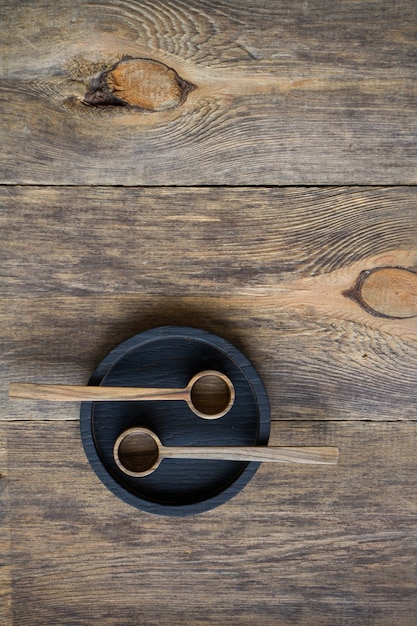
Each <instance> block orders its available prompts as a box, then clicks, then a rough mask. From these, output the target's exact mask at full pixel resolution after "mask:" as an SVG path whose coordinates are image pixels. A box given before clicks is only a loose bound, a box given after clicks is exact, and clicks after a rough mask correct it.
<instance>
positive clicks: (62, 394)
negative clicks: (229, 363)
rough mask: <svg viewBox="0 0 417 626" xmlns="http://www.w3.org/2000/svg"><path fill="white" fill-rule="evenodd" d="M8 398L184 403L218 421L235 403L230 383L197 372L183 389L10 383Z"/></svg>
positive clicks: (218, 374) (219, 376)
mask: <svg viewBox="0 0 417 626" xmlns="http://www.w3.org/2000/svg"><path fill="white" fill-rule="evenodd" d="M9 397H10V398H13V399H26V400H50V401H62V402H69V401H81V402H83V401H85V402H111V401H112V402H114V401H116V402H117V401H125V400H126V401H129V400H184V401H185V402H186V403H187V404H188V406H189V408H190V409H191V410H192V411H193V413H195V414H196V415H198V416H199V417H203V418H204V419H218V418H219V417H223V415H226V413H227V412H228V411H229V410H230V409H231V407H232V405H233V403H234V401H235V390H234V387H233V383H232V381H231V380H230V378H228V377H227V376H226V375H225V374H222V373H221V372H216V371H215V370H205V371H203V372H199V373H198V374H196V375H195V376H193V377H192V378H191V380H190V381H189V383H188V385H187V386H186V387H184V388H182V389H161V388H152V387H148V388H147V387H105V386H100V385H97V386H83V385H44V384H34V383H16V382H14V383H10V385H9Z"/></svg>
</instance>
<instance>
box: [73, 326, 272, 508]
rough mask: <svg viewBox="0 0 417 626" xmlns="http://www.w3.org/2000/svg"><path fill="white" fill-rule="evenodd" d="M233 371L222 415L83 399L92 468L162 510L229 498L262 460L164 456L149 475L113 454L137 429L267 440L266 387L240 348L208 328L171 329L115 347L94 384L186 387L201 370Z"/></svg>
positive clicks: (175, 437) (171, 438)
mask: <svg viewBox="0 0 417 626" xmlns="http://www.w3.org/2000/svg"><path fill="white" fill-rule="evenodd" d="M209 369H212V370H218V371H220V372H223V373H224V374H226V375H227V376H228V377H229V378H230V379H231V381H232V382H233V385H234V387H235V392H236V398H235V402H234V404H233V406H232V408H231V409H230V411H229V412H228V413H227V414H226V415H225V416H223V417H221V418H219V419H214V420H206V419H202V418H200V417H198V416H196V415H195V414H194V413H193V412H192V411H191V410H190V408H189V407H188V406H187V404H186V403H185V402H183V401H155V400H153V401H140V402H137V401H136V402H83V403H82V405H81V436H82V440H83V444H84V448H85V451H86V454H87V457H88V459H89V461H90V464H91V466H92V467H93V469H94V470H95V472H96V473H97V475H98V476H99V478H100V479H101V480H102V482H103V483H104V484H105V485H106V486H107V487H108V488H109V489H110V490H111V491H112V492H113V493H114V494H116V495H117V496H118V497H120V498H121V499H122V500H124V501H125V502H128V503H129V504H132V505H134V506H136V507H138V508H139V509H143V510H145V511H148V512H151V513H156V514H160V515H191V514H196V513H201V512H203V511H207V510H209V509H211V508H213V507H215V506H218V505H219V504H222V503H224V502H226V501H227V500H228V499H229V498H231V497H232V496H233V495H235V494H236V493H238V492H239V491H240V490H241V489H242V488H243V487H244V486H245V485H246V484H247V482H248V481H249V480H250V479H251V478H252V476H253V475H254V473H255V471H256V469H257V468H258V466H259V463H255V462H240V461H212V460H210V461H207V460H206V461H203V460H202V461H198V460H189V459H184V460H183V459H165V460H164V461H163V462H162V463H161V465H160V467H159V468H158V469H157V470H156V471H155V472H154V473H153V474H152V475H150V476H146V477H143V478H134V477H130V476H128V475H126V474H124V473H123V472H122V471H121V470H119V468H118V467H117V465H116V463H115V461H114V459H113V445H114V442H115V441H116V439H117V437H118V435H119V434H120V433H121V432H122V431H124V430H126V429H127V428H130V427H132V426H145V427H146V428H150V429H151V430H153V431H154V432H155V433H156V434H157V435H158V437H159V438H160V439H161V441H162V443H163V444H164V445H169V446H172V445H173V446H175V445H193V446H199V445H200V446H203V445H204V446H209V445H213V446H222V445H223V446H224V445H242V446H248V445H266V444H267V443H268V439H269V430H270V412H269V403H268V398H267V394H266V391H265V389H264V386H263V384H262V382H261V380H260V378H259V376H258V374H257V372H256V371H255V369H254V367H253V366H252V365H251V363H250V362H249V361H248V359H247V358H246V357H245V356H244V355H243V354H242V353H241V352H239V350H237V349H236V348H235V347H234V346H233V345H231V344H230V343H228V342H227V341H225V340H224V339H222V338H221V337H218V336H216V335H213V334H211V333H208V332H206V331H203V330H199V329H195V328H188V327H176V326H164V327H161V328H155V329H152V330H149V331H146V332H144V333H140V334H139V335H136V336H134V337H132V338H131V339H129V340H127V341H125V342H124V343H122V344H120V345H119V346H118V347H116V348H115V349H114V350H112V351H111V352H110V353H109V354H108V355H107V357H106V358H105V359H104V360H103V361H102V362H101V363H100V365H99V366H98V367H97V369H96V370H95V372H94V373H93V375H92V377H91V379H90V381H89V384H90V385H100V384H102V385H108V386H142V387H185V386H186V384H187V383H188V381H189V380H190V379H191V378H192V376H193V375H194V374H196V373H197V372H200V371H202V370H209Z"/></svg>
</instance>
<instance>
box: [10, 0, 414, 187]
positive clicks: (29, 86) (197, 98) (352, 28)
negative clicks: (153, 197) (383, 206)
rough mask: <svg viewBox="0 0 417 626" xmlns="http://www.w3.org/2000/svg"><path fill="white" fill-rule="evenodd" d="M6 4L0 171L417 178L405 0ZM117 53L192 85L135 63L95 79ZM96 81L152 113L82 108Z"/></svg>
mask: <svg viewBox="0 0 417 626" xmlns="http://www.w3.org/2000/svg"><path fill="white" fill-rule="evenodd" d="M1 5H2V8H1V12H2V16H3V19H4V29H3V30H4V34H5V37H4V40H3V44H2V47H1V53H2V83H1V91H2V96H3V106H2V122H3V124H4V136H3V145H2V147H3V150H2V159H1V161H0V163H1V170H2V179H1V180H2V181H3V182H6V183H35V184H36V183H46V184H66V183H67V184H100V183H103V182H105V183H108V184H131V185H132V184H133V185H136V184H143V185H166V184H177V185H178V184H182V185H195V184H226V185H228V184H235V185H236V184H240V185H242V184H256V185H258V184H344V183H362V184H366V183H370V184H378V183H379V184H397V183H415V182H416V181H417V169H416V165H415V164H416V157H417V136H416V132H417V125H416V120H417V113H416V111H417V107H416V96H417V90H416V82H415V75H416V58H417V42H416V39H415V37H414V31H415V28H416V25H417V8H416V5H415V3H413V2H410V0H399V1H397V2H395V3H392V2H390V1H389V0H383V1H379V0H372V1H369V0H366V1H365V0H359V1H356V2H350V1H348V0H341V1H339V2H336V3H335V2H332V1H331V0H325V1H324V0H311V1H309V2H307V3H306V2H303V1H302V0H295V1H293V0H284V1H281V2H279V3H277V2H273V0H268V1H267V2H265V1H263V2H260V1H259V2H254V1H253V0H250V1H249V0H239V1H233V2H230V1H228V2H220V1H219V0H217V1H215V2H206V1H205V0H194V1H192V2H182V1H181V2H179V1H177V0H176V1H175V2H173V1H172V2H171V1H168V2H166V1H165V2H161V1H158V0H156V1H152V2H139V1H136V0H127V1H125V0H123V1H122V0H106V1H105V2H100V3H96V2H89V1H87V0H71V2H69V1H68V0H58V1H57V2H53V3H45V2H41V0H36V2H30V3H28V2H19V3H15V2H12V1H10V0H2V3H1ZM126 56H127V57H131V58H136V59H150V60H151V61H156V62H158V63H162V64H163V65H162V66H153V68H154V69H155V68H157V67H167V68H168V70H167V71H168V72H169V71H171V70H173V71H174V72H176V73H177V75H178V76H179V80H180V82H179V83H178V84H180V85H182V84H184V83H183V82H181V81H186V83H187V84H189V85H191V86H192V87H194V88H193V89H191V90H190V91H187V93H186V94H185V95H186V97H184V98H183V97H182V95H181V93H182V90H181V89H180V92H181V93H179V92H178V93H177V91H176V87H175V85H176V84H177V83H176V80H177V79H176V78H175V76H174V74H169V76H170V77H171V78H169V79H168V83H169V80H172V81H173V82H172V85H171V86H172V90H171V87H170V86H169V84H168V85H166V84H165V82H164V81H165V78H166V76H165V74H164V76H165V78H163V79H162V78H161V76H162V74H163V72H162V74H160V73H158V71H156V72H154V69H152V68H151V69H150V70H149V72H148V70H147V69H145V73H144V74H143V73H141V72H142V69H143V66H142V65H140V66H139V68H138V69H137V70H136V69H135V68H133V72H132V73H128V75H125V74H124V68H123V66H122V67H121V66H119V67H118V70H117V71H116V74H114V73H113V74H106V76H105V77H104V78H103V76H102V78H101V79H100V76H99V74H100V72H101V73H103V72H108V71H109V70H111V69H112V66H114V65H115V64H117V63H118V62H120V61H121V60H122V59H123V58H125V57H126ZM139 63H140V64H141V63H143V62H142V61H140V62H139ZM109 77H110V78H109ZM173 77H174V78H173ZM103 85H104V88H105V90H106V89H108V90H110V92H111V93H114V94H116V96H117V97H118V98H119V97H121V100H122V103H123V98H125V100H124V101H125V102H130V103H133V104H134V105H138V106H139V107H145V108H146V107H150V110H151V112H149V108H148V110H147V111H145V112H144V111H143V110H140V109H137V108H131V106H130V107H129V106H128V107H124V106H107V107H103V106H101V107H98V108H97V107H94V106H93V107H91V106H90V107H88V106H86V105H85V104H82V101H83V100H85V99H86V95H87V93H90V94H91V93H93V92H94V90H95V89H96V88H103ZM164 85H165V87H167V89H168V91H165V92H164V93H162V91H163V89H165V87H164ZM112 90H113V91H112ZM161 90H162V91H161ZM147 92H149V98H148V97H147V96H148V93H147ZM164 94H165V95H164ZM167 94H168V95H167ZM87 100H90V102H94V101H97V100H98V101H100V98H96V100H94V98H90V99H89V98H88V97H87ZM149 103H150V104H149ZM119 104H120V102H119ZM152 107H153V108H152ZM158 109H159V110H158ZM161 109H162V110H161ZM164 109H168V110H164ZM152 110H153V111H154V112H152Z"/></svg>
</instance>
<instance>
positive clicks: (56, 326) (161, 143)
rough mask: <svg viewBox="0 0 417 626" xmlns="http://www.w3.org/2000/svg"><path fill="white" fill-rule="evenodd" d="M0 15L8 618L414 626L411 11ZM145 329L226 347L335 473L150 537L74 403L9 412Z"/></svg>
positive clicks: (13, 8) (277, 425) (415, 127)
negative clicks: (105, 471)
mask: <svg viewBox="0 0 417 626" xmlns="http://www.w3.org/2000/svg"><path fill="white" fill-rule="evenodd" d="M0 8H1V13H2V17H3V23H4V29H3V30H4V38H3V42H2V44H1V46H0V50H1V60H2V63H1V72H2V81H1V93H2V116H1V123H2V125H3V129H4V132H3V133H2V150H1V151H0V152H1V156H0V160H1V171H2V174H1V179H0V180H1V182H2V183H3V185H2V186H0V204H1V210H0V239H1V241H0V263H1V279H0V280H1V282H0V287H1V291H0V292H1V299H0V324H1V332H0V336H1V350H0V372H1V381H2V382H1V385H0V402H1V407H2V409H1V411H0V492H1V506H0V554H1V555H2V558H1V568H0V623H2V624H3V623H4V624H6V625H7V626H22V625H23V626H32V625H39V626H50V625H51V626H57V625H59V626H60V625H65V626H66V625H67V624H71V625H83V626H84V625H86V626H87V625H90V624H96V623H99V624H103V625H106V626H113V625H116V624H123V625H126V626H131V625H132V626H134V625H136V624H143V625H145V626H151V625H153V624H158V625H159V624H167V625H168V624H169V625H171V624H174V625H178V626H180V625H181V626H183V625H187V626H188V624H192V625H203V624H215V625H218V624H230V625H238V624H239V625H240V624H245V625H247V626H252V625H254V624H256V625H258V624H259V625H261V626H263V625H267V626H269V625H271V626H272V625H273V626H290V625H293V624H297V625H299V626H338V625H339V624H340V625H342V624H343V625H344V626H347V625H349V626H350V625H352V626H357V625H360V626H392V625H393V624H395V625H396V626H414V625H415V615H416V613H417V566H416V563H417V558H416V554H417V522H416V520H417V502H416V497H415V484H416V480H415V476H416V470H417V412H416V406H417V385H416V379H417V351H416V347H417V210H416V209H417V187H415V186H414V185H415V183H416V181H417V168H416V162H417V161H416V157H417V147H416V146H417V141H416V139H417V136H416V135H417V124H416V119H417V113H416V111H417V109H416V95H417V94H416V81H415V75H416V59H417V41H416V38H415V32H416V27H417V5H416V4H415V2H413V1H412V0H398V1H397V2H395V3H392V2H388V1H386V0H381V1H379V0H378V1H377V0H375V1H374V0H369V1H365V0H357V1H355V2H352V1H350V0H337V1H336V2H330V0H307V1H301V0H300V1H298V0H295V1H291V0H280V2H273V0H265V1H254V0H251V1H249V0H237V1H233V2H232V1H231V0H225V1H220V0H216V1H214V2H209V1H206V0H200V1H196V0H194V1H192V2H185V1H184V2H183V1H181V0H176V1H175V2H174V1H172V2H171V1H170V0H166V1H164V2H162V1H157V0H155V1H154V0H149V1H147V0H145V1H144V2H139V1H134V0H105V1H104V2H92V1H90V0H73V1H72V2H69V0H57V1H56V2H48V1H43V2H41V0H35V1H31V2H26V1H22V2H12V0H0ZM132 59H136V61H135V60H133V61H132ZM137 59H139V61H138V60H137ZM179 185H183V186H182V187H181V186H179ZM205 185H210V186H205ZM285 185H286V186H285ZM291 185H293V186H291ZM312 185H314V186H312ZM329 185H343V186H329ZM164 324H179V325H190V326H195V327H198V328H202V329H205V330H208V331H211V332H214V333H216V334H218V335H221V336H223V337H224V338H225V339H227V340H228V341H230V342H231V343H233V344H234V345H235V346H236V347H237V348H238V349H240V350H241V351H242V352H243V353H244V354H245V355H246V356H248V357H249V358H250V359H251V361H252V362H253V364H254V365H255V367H256V369H257V371H258V372H259V374H260V375H261V377H262V379H263V381H264V383H265V386H266V389H267V391H268V396H269V399H270V403H271V416H272V429H271V431H272V432H271V440H270V442H271V444H273V445H309V446H338V447H339V449H340V461H339V465H337V466H328V467H326V466H287V465H282V466H281V465H280V466H275V465H267V464H264V465H262V466H261V468H260V469H259V470H258V472H257V473H256V474H255V476H254V477H253V479H252V480H251V481H250V483H249V484H248V485H247V486H246V487H245V488H244V489H243V490H242V491H241V492H240V493H239V494H238V495H237V496H236V497H234V498H233V499H232V500H230V501H229V502H228V503H227V504H225V505H223V506H221V507H219V508H217V509H214V510H212V511H209V512H206V513H204V514H202V515H199V516H195V517H189V518H183V519H178V518H175V519H173V518H164V517H156V516H152V515H150V514H148V513H145V512H141V511H139V510H137V509H135V508H133V507H131V506H129V505H128V504H126V503H124V502H122V501H121V500H119V499H118V498H117V497H116V496H114V495H113V494H112V493H111V492H110V491H109V490H107V489H106V487H105V486H104V485H103V484H102V483H101V482H100V481H99V479H98V478H97V476H96V475H95V473H94V472H93V470H92V469H91V467H90V465H89V463H88V460H87V458H86V456H85V454H84V451H83V447H82V442H81V437H80V433H79V403H76V402H74V403H70V404H62V403H59V402H48V403H47V402H43V401H14V402H13V401H11V400H9V398H8V384H9V382H11V381H26V382H44V383H72V384H80V385H83V384H85V383H86V382H87V381H88V379H89V377H90V375H91V373H92V371H93V370H94V369H95V367H96V366H97V364H98V363H100V361H101V360H102V359H103V358H104V356H105V355H106V354H107V353H108V352H109V351H110V350H111V349H112V348H114V347H115V346H116V345H117V344H119V343H120V342H122V341H124V340H126V339H128V338H129V337H131V336H132V335H134V334H136V333H139V332H141V331H144V330H147V329H149V328H153V327H156V326H160V325H164Z"/></svg>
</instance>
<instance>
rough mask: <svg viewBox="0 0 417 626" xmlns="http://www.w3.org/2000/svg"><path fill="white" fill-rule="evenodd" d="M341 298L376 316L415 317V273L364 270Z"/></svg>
mask: <svg viewBox="0 0 417 626" xmlns="http://www.w3.org/2000/svg"><path fill="white" fill-rule="evenodd" d="M345 295H346V296H347V297H348V298H352V299H353V300H355V301H356V302H357V303H358V304H360V305H361V306H362V307H363V308H364V309H365V310H366V311H367V312H368V313H370V314H371V315H375V316H377V317H388V318H392V319H406V318H410V317H416V316H417V274H416V273H414V272H412V271H410V270H408V269H404V268H402V267H378V268H375V269H373V270H365V271H363V272H361V273H360V275H359V277H358V279H357V281H356V284H355V286H354V287H353V289H351V290H350V291H347V292H346V293H345Z"/></svg>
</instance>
